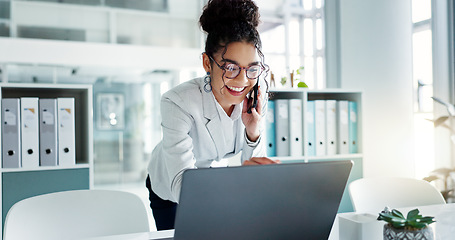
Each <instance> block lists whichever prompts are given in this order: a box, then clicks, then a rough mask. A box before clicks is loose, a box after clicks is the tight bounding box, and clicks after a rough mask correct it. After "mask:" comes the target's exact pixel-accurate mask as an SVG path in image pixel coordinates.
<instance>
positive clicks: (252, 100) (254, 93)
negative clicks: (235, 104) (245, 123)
mask: <svg viewBox="0 0 455 240" xmlns="http://www.w3.org/2000/svg"><path fill="white" fill-rule="evenodd" d="M258 89H259V81H258V82H257V83H256V85H254V87H253V89H252V90H251V92H250V97H249V98H248V110H247V113H251V109H253V108H256V106H257V105H258Z"/></svg>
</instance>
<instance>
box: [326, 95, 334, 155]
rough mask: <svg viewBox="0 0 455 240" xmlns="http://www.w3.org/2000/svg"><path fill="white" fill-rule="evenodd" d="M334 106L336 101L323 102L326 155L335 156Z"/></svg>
mask: <svg viewBox="0 0 455 240" xmlns="http://www.w3.org/2000/svg"><path fill="white" fill-rule="evenodd" d="M336 106H337V101H336V100H326V101H325V125H326V143H327V145H326V146H327V147H326V148H327V155H335V154H337V141H336V138H337V129H336V122H337V115H336Z"/></svg>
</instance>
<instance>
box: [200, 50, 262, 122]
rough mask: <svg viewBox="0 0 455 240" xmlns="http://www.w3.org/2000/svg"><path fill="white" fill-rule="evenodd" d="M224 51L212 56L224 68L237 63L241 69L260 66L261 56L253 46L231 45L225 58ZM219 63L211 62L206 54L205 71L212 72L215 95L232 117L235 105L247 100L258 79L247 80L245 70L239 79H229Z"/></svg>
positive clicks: (204, 59) (241, 72)
mask: <svg viewBox="0 0 455 240" xmlns="http://www.w3.org/2000/svg"><path fill="white" fill-rule="evenodd" d="M223 50H224V49H222V50H221V51H219V52H218V53H216V54H214V55H213V56H211V57H212V58H213V60H214V61H216V62H217V63H218V64H219V65H220V66H222V67H223V66H226V65H227V64H230V63H235V64H237V65H238V66H240V67H249V66H252V65H258V64H260V59H259V56H258V54H257V51H256V48H255V47H254V45H253V44H250V43H247V42H233V43H230V44H229V45H228V46H227V49H226V53H225V54H224V56H222V51H223ZM217 63H215V62H213V61H211V60H210V58H209V56H207V55H206V54H204V57H203V64H204V69H205V71H206V72H210V77H211V86H212V92H213V95H215V98H216V100H217V101H218V103H219V104H220V105H221V107H223V109H224V111H226V113H227V114H228V115H230V114H231V112H232V109H233V107H234V105H235V104H239V103H241V102H242V101H243V100H244V99H245V96H246V95H247V94H248V92H250V91H251V89H252V88H253V86H254V85H255V84H256V82H257V80H258V79H249V78H247V76H246V72H245V69H241V71H240V73H239V75H238V76H237V77H235V78H233V79H230V78H227V77H226V76H225V75H223V74H224V71H223V70H222V69H221V68H219V67H218V66H217Z"/></svg>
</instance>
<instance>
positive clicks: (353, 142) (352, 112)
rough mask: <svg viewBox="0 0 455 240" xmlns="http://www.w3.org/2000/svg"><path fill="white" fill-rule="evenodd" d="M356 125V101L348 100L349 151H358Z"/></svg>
mask: <svg viewBox="0 0 455 240" xmlns="http://www.w3.org/2000/svg"><path fill="white" fill-rule="evenodd" d="M357 125H358V114H357V102H352V101H349V153H358V152H359V144H358V134H357Z"/></svg>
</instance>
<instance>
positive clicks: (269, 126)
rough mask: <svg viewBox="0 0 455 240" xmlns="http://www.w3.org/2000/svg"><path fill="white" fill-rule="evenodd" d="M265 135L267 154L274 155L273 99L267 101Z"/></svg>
mask: <svg viewBox="0 0 455 240" xmlns="http://www.w3.org/2000/svg"><path fill="white" fill-rule="evenodd" d="M265 136H266V145H267V146H266V147H267V156H269V157H274V156H276V143H275V138H276V136H275V101H273V100H269V101H268V103H267V115H266V123H265Z"/></svg>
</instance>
